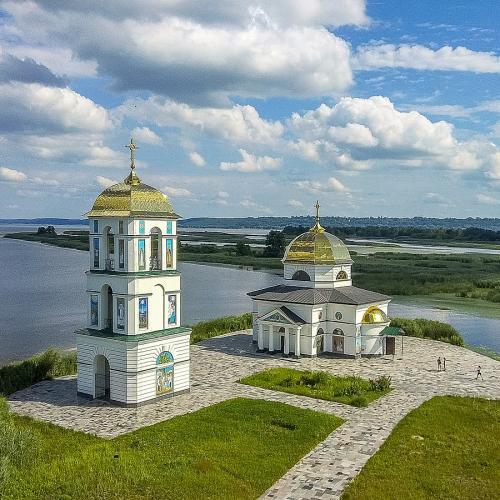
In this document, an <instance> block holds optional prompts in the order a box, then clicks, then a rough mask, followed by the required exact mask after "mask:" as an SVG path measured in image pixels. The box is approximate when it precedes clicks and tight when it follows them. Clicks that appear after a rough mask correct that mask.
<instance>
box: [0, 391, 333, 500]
mask: <svg viewBox="0 0 500 500" xmlns="http://www.w3.org/2000/svg"><path fill="white" fill-rule="evenodd" d="M341 423H342V420H341V419H339V418H337V417H335V416H332V415H327V414H324V413H317V412H313V411H310V410H304V409H300V408H295V407H292V406H288V405H285V404H282V403H275V402H269V401H260V400H249V399H233V400H229V401H225V402H223V403H220V404H217V405H214V406H211V407H208V408H204V409H202V410H199V411H197V412H194V413H191V414H187V415H183V416H180V417H176V418H173V419H171V420H167V421H165V422H162V423H159V424H156V425H153V426H151V427H145V428H143V429H140V430H138V431H135V432H132V433H130V434H127V435H124V436H121V437H118V438H116V439H113V440H104V439H99V438H97V437H94V436H90V435H87V434H83V433H80V432H73V431H69V430H66V429H62V428H60V427H57V426H54V425H51V424H47V423H42V422H36V421H33V420H31V419H28V418H23V417H19V416H15V415H12V414H7V413H6V411H5V408H3V412H2V408H1V401H0V497H1V498H2V500H4V499H23V500H25V499H37V500H39V499H42V500H45V499H46V500H49V499H50V500H52V499H85V500H87V499H89V498H95V499H100V500H104V499H106V500H108V499H117V500H118V499H120V500H124V499H127V500H128V499H141V500H142V499H155V500H156V499H180V498H196V499H205V498H216V499H222V498H231V499H232V498H252V499H253V498H256V497H258V496H259V495H260V494H262V493H263V492H264V491H265V490H266V489H267V488H268V487H270V486H271V485H272V484H273V483H274V482H275V481H276V480H278V479H279V478H280V477H281V476H282V475H283V474H284V473H285V472H286V471H287V470H288V469H290V468H291V467H292V466H293V465H294V464H295V463H296V462H297V461H298V460H299V459H300V458H301V457H303V456H304V455H305V454H307V453H308V452H309V451H310V450H311V449H312V448H313V447H314V446H315V445H316V444H318V443H319V442H321V441H322V440H324V439H325V438H326V436H328V434H330V433H331V432H332V431H333V430H334V429H335V428H336V427H338V426H339V425H340V424H341ZM20 446H21V448H20ZM2 455H3V457H2ZM6 456H8V457H9V459H8V460H9V464H10V465H9V464H8V465H7V466H5V463H7V462H6V461H5V457H6ZM2 464H3V465H2ZM2 467H3V474H2ZM6 467H7V468H6ZM2 478H3V481H4V482H3V486H2Z"/></svg>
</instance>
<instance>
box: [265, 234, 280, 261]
mask: <svg viewBox="0 0 500 500" xmlns="http://www.w3.org/2000/svg"><path fill="white" fill-rule="evenodd" d="M284 253H285V235H284V234H283V233H282V232H281V231H270V232H269V234H268V235H267V237H266V248H265V250H264V257H283V254H284Z"/></svg>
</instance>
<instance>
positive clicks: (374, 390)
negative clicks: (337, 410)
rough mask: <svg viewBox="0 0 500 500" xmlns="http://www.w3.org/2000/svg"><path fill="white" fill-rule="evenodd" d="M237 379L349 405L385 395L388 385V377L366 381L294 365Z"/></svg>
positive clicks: (357, 404) (256, 385)
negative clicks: (306, 369)
mask: <svg viewBox="0 0 500 500" xmlns="http://www.w3.org/2000/svg"><path fill="white" fill-rule="evenodd" d="M239 382H240V383H242V384H246V385H252V386H255V387H263V388H264V389H272V390H274V391H281V392H288V393H291V394H298V395H300V396H308V397H312V398H317V399H324V400H326V401H337V402H339V403H344V404H348V405H352V406H367V405H368V404H370V403H371V402H372V401H375V400H376V399H378V398H379V397H381V396H383V395H384V394H387V393H388V392H389V391H390V388H391V379H390V377H385V376H382V377H379V378H378V379H376V380H366V379H363V378H361V377H338V376H335V375H330V374H329V373H326V372H322V371H301V370H294V369H293V368H270V369H269V370H265V371H261V372H258V373H254V374H253V375H250V376H248V377H245V378H242V379H241V380H240V381H239Z"/></svg>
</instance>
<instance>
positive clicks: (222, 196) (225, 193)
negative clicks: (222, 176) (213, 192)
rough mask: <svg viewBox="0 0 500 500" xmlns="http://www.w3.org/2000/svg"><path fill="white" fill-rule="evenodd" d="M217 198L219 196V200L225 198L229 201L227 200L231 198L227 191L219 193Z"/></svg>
mask: <svg viewBox="0 0 500 500" xmlns="http://www.w3.org/2000/svg"><path fill="white" fill-rule="evenodd" d="M217 196H218V197H219V198H224V199H227V198H229V193H228V192H226V191H219V192H218V193H217Z"/></svg>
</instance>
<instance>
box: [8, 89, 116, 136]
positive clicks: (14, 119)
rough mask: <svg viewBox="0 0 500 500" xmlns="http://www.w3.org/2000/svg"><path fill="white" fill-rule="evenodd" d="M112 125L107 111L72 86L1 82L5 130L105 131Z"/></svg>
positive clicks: (45, 131)
mask: <svg viewBox="0 0 500 500" xmlns="http://www.w3.org/2000/svg"><path fill="white" fill-rule="evenodd" d="M109 128H111V122H110V120H109V117H108V113H107V111H106V110H105V109H104V108H103V107H101V106H98V105H97V104H95V103H94V102H93V101H91V100H90V99H88V98H86V97H84V96H82V95H80V94H78V93H77V92H74V91H73V90H71V89H69V88H58V87H47V86H44V85H40V84H36V83H31V84H27V83H15V84H13V83H6V84H1V85H0V131H2V132H19V131H23V132H34V131H36V132H44V133H53V132H58V133H61V132H72V131H83V130H85V131H91V132H92V133H95V132H102V131H105V130H107V129H109Z"/></svg>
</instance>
